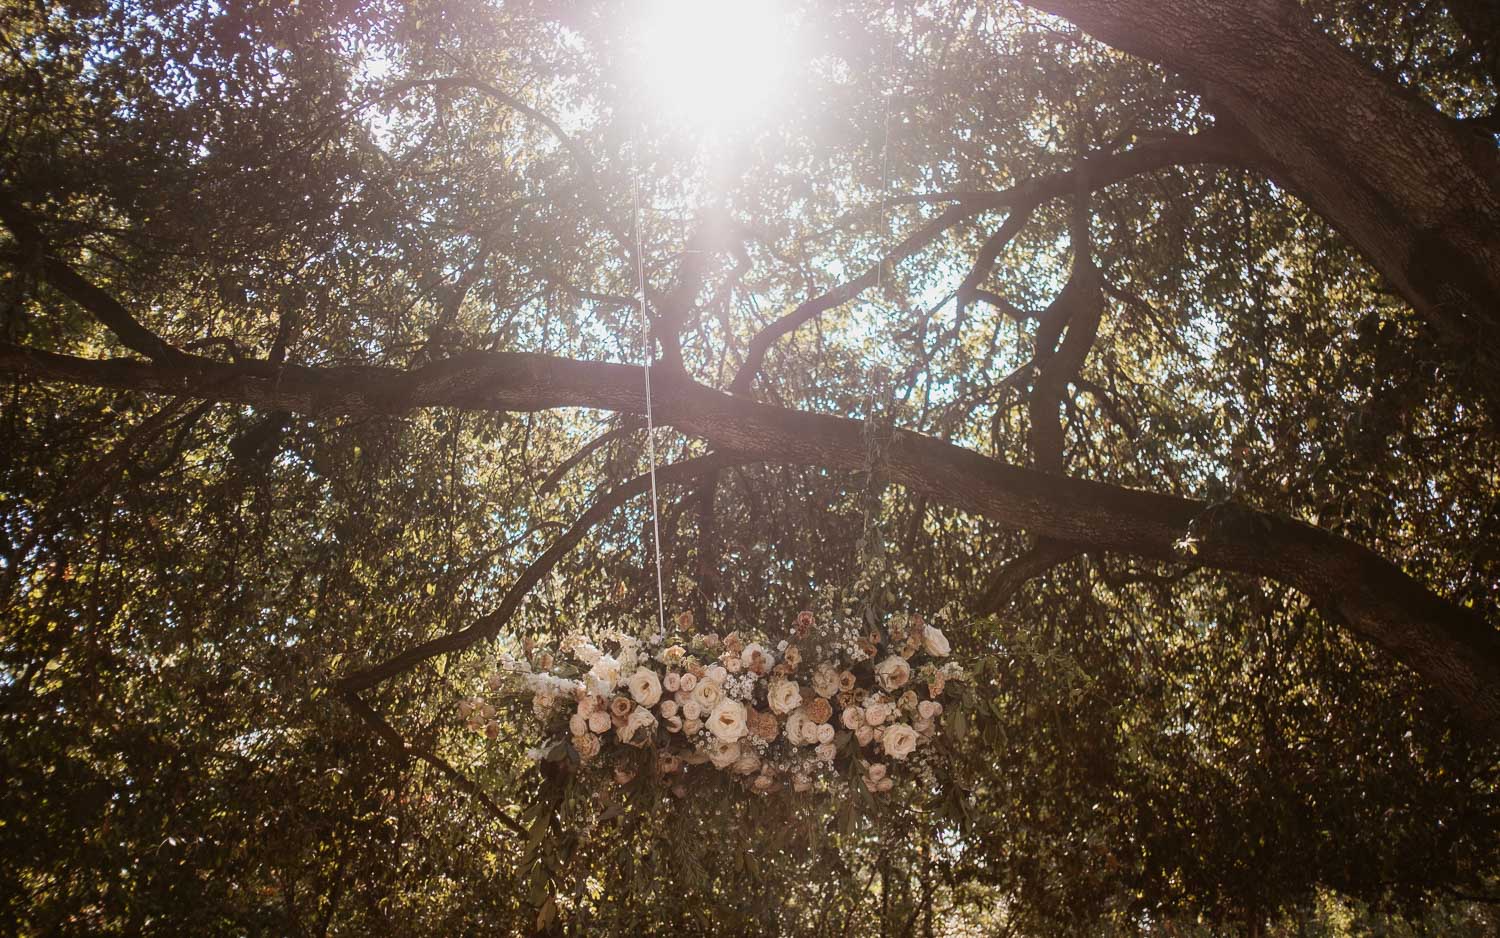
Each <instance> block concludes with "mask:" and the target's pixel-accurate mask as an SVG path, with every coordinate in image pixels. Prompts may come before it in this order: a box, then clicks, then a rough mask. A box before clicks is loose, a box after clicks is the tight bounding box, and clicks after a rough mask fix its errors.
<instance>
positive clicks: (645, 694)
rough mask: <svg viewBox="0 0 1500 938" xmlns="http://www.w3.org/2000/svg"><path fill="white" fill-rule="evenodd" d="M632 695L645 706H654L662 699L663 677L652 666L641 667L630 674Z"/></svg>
mask: <svg viewBox="0 0 1500 938" xmlns="http://www.w3.org/2000/svg"><path fill="white" fill-rule="evenodd" d="M629 684H630V696H632V697H634V698H635V702H636V703H638V704H640V705H641V706H643V707H654V706H656V702H657V701H658V700H660V699H661V678H659V677H657V676H656V672H655V671H653V670H651V669H650V668H641V669H640V670H639V671H637V672H635V673H634V674H632V675H630V682H629Z"/></svg>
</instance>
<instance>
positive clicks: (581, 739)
mask: <svg viewBox="0 0 1500 938" xmlns="http://www.w3.org/2000/svg"><path fill="white" fill-rule="evenodd" d="M573 748H574V749H577V750H578V758H580V759H582V760H583V761H584V762H587V761H589V760H590V759H592V758H594V757H595V756H597V755H598V754H599V737H597V736H595V735H594V734H593V733H577V734H575V735H574V736H573Z"/></svg>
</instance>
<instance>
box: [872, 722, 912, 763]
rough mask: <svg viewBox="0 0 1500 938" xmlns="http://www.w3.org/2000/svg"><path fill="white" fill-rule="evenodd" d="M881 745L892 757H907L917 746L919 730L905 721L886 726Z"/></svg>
mask: <svg viewBox="0 0 1500 938" xmlns="http://www.w3.org/2000/svg"><path fill="white" fill-rule="evenodd" d="M880 745H881V747H882V748H883V749H884V750H885V754H886V755H888V756H890V757H891V758H892V759H905V758H906V757H907V756H909V755H911V754H912V750H914V749H916V748H917V731H916V730H914V729H912V728H911V727H909V726H907V725H906V724H905V723H893V724H891V725H890V726H888V727H886V729H885V736H884V738H882V739H881V741H880Z"/></svg>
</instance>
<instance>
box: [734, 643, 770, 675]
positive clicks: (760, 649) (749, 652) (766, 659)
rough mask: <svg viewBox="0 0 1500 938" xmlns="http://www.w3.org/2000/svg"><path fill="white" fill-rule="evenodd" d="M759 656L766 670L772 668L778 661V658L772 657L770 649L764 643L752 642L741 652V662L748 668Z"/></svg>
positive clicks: (763, 668)
mask: <svg viewBox="0 0 1500 938" xmlns="http://www.w3.org/2000/svg"><path fill="white" fill-rule="evenodd" d="M757 657H759V658H760V660H761V665H762V670H765V671H769V670H771V666H772V665H774V664H775V663H776V659H775V658H774V657H772V655H771V652H770V650H769V649H767V648H766V647H765V646H764V645H760V644H757V643H755V642H751V643H750V644H748V645H746V646H745V650H744V651H742V652H740V664H741V665H742V666H744V667H746V668H748V667H750V666H751V665H753V664H755V659H756V658H757Z"/></svg>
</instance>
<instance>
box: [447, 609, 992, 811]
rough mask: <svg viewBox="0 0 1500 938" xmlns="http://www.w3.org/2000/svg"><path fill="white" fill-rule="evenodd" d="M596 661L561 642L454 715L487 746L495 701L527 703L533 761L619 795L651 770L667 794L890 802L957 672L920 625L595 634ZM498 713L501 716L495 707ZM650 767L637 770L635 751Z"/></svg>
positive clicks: (929, 737) (894, 621)
mask: <svg viewBox="0 0 1500 938" xmlns="http://www.w3.org/2000/svg"><path fill="white" fill-rule="evenodd" d="M601 644H605V645H606V646H613V647H612V648H611V650H609V651H605V650H603V649H601V648H600V647H599V646H598V645H596V644H595V642H594V641H593V640H591V639H590V638H588V637H585V636H583V635H581V634H576V633H575V634H570V635H568V636H567V637H565V638H564V639H563V641H562V643H561V647H560V649H559V651H558V653H553V652H552V651H548V650H535V651H533V652H532V653H531V654H530V655H529V660H521V659H517V658H515V657H514V656H511V655H505V656H503V657H502V660H501V663H500V668H499V669H498V670H496V671H494V672H493V673H491V674H490V675H489V676H488V679H487V687H488V691H489V695H488V697H486V696H483V695H482V696H477V697H472V698H468V699H465V700H463V701H461V702H460V703H459V713H460V716H461V717H462V718H463V719H465V720H466V721H467V724H468V726H469V727H470V728H471V729H473V730H474V731H476V732H479V733H483V734H485V735H486V736H488V737H489V738H490V739H496V738H497V737H498V736H499V735H500V732H501V727H500V724H499V723H498V722H497V720H496V717H497V715H498V713H499V710H500V709H502V708H504V706H505V700H504V698H507V697H509V698H516V697H520V698H523V699H524V698H525V697H528V696H529V697H530V699H531V705H532V707H531V709H532V714H533V715H534V717H535V722H536V725H535V732H536V733H537V736H536V743H537V744H536V745H535V746H534V747H532V749H531V751H530V754H531V755H532V756H533V757H534V758H537V759H542V760H549V761H554V762H567V763H569V764H572V765H576V766H578V767H579V769H580V770H581V771H584V772H608V773H612V774H613V776H614V779H615V781H616V782H618V783H620V784H627V783H629V782H631V781H632V780H633V779H634V778H635V777H636V775H637V773H638V772H639V771H640V770H641V767H642V766H643V765H644V766H648V767H650V768H651V770H654V771H655V772H656V773H657V774H658V775H659V776H660V777H661V778H662V780H664V781H665V782H666V784H667V786H668V787H669V788H670V789H671V790H672V791H673V792H674V793H676V794H677V795H679V796H683V795H686V794H687V793H688V791H689V790H690V786H691V784H692V781H693V779H694V778H703V777H704V776H703V773H706V772H719V773H727V774H728V775H729V776H731V777H734V778H737V779H740V780H742V781H743V783H744V784H745V785H746V786H747V787H748V788H749V789H750V790H751V791H755V792H759V793H771V792H776V791H781V790H784V789H790V790H792V791H794V792H807V791H812V790H813V789H815V788H824V789H828V788H831V787H836V786H837V785H838V784H839V783H840V782H839V780H843V781H844V782H847V783H849V784H857V783H859V782H862V783H863V785H864V787H865V788H866V789H867V790H869V791H870V792H875V793H878V792H883V791H889V790H890V789H891V788H892V787H893V786H894V784H895V779H894V778H893V777H892V775H891V772H892V771H893V770H900V769H906V770H915V771H921V772H922V774H923V775H924V776H927V775H930V774H931V773H930V771H928V770H927V761H928V760H927V758H926V756H927V751H926V747H927V746H928V745H929V744H930V743H931V742H933V741H934V740H935V739H936V738H937V737H938V736H939V734H941V733H943V732H944V727H943V710H944V707H943V698H944V696H945V694H952V693H953V689H952V684H953V682H955V681H962V680H964V678H965V674H964V672H963V670H962V668H960V667H959V666H958V665H957V664H955V663H952V662H946V663H945V662H943V661H941V659H944V658H946V657H947V656H948V652H949V646H948V639H947V637H946V636H944V635H943V633H942V631H941V630H939V629H938V628H936V627H935V626H932V625H928V624H927V623H926V622H925V621H924V620H923V618H922V617H921V616H920V615H895V616H891V617H889V618H887V619H886V620H885V621H884V622H883V623H880V624H878V625H870V624H868V623H861V622H858V621H856V620H854V619H843V620H842V621H839V622H837V623H835V624H831V625H830V626H828V627H825V628H819V627H818V623H817V620H816V617H815V616H814V615H813V614H812V613H811V612H803V613H801V614H799V615H798V616H797V619H796V621H795V623H794V625H793V626H792V627H791V629H790V630H789V633H788V634H787V635H786V637H785V638H781V639H777V638H776V637H773V636H769V635H765V634H762V633H759V632H755V633H752V632H748V631H744V630H739V631H734V632H730V633H729V634H728V635H725V636H723V637H720V636H719V635H717V634H715V633H712V632H698V631H695V630H694V628H693V619H692V615H691V614H690V613H683V614H682V615H680V616H678V617H677V620H676V630H675V631H674V632H673V633H671V634H664V633H660V632H658V633H657V634H655V635H652V636H648V637H646V638H637V637H634V636H630V635H625V634H621V633H618V632H615V633H610V634H609V635H607V636H604V637H603V639H602V641H601ZM497 704H498V706H497ZM643 750H644V751H647V752H648V753H649V756H642V754H641V753H642V751H643Z"/></svg>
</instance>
